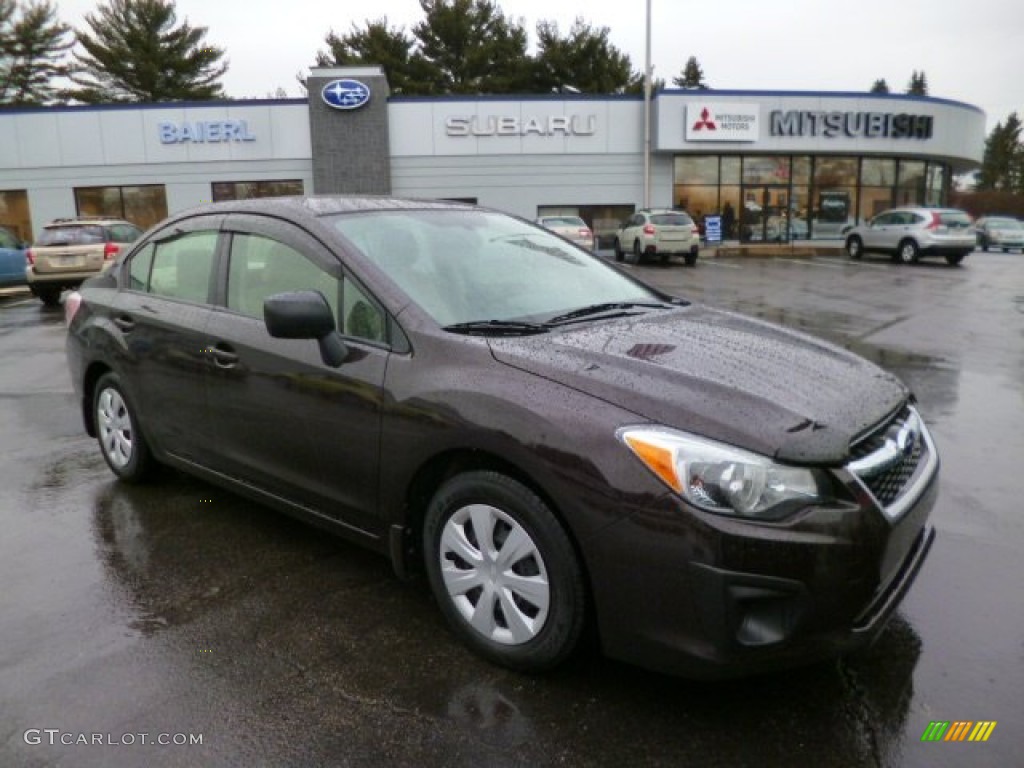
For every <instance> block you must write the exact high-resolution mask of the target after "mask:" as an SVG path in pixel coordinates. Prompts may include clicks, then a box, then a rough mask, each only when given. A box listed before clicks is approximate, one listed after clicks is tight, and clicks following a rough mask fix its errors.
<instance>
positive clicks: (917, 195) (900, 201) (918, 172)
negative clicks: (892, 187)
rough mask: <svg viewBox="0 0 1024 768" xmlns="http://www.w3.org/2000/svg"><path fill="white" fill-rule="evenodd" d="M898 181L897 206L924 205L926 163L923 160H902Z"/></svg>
mask: <svg viewBox="0 0 1024 768" xmlns="http://www.w3.org/2000/svg"><path fill="white" fill-rule="evenodd" d="M898 179H899V181H898V182H897V187H896V204H897V205H924V201H925V162H924V161H923V160H900V164H899V176H898Z"/></svg>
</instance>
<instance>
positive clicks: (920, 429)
mask: <svg viewBox="0 0 1024 768" xmlns="http://www.w3.org/2000/svg"><path fill="white" fill-rule="evenodd" d="M909 439H912V440H913V443H912V444H910V443H909V442H908V441H909ZM850 456H851V458H852V461H851V462H850V464H849V465H848V466H849V468H850V470H851V471H852V472H853V473H854V474H855V475H856V476H857V477H858V478H859V479H860V481H861V482H862V483H863V484H864V486H865V487H866V488H867V489H868V490H869V491H871V494H872V495H873V496H874V497H875V499H876V500H877V501H878V503H879V504H880V505H881V506H882V507H883V508H888V507H889V506H890V505H892V504H893V503H894V502H895V501H897V500H898V499H899V498H900V497H901V496H902V495H903V493H904V491H905V490H906V489H907V487H908V486H909V484H910V482H911V480H912V479H913V477H914V475H915V474H916V473H917V470H918V468H919V467H921V466H922V463H927V459H928V458H929V443H928V441H927V437H926V432H925V427H924V424H923V423H922V422H921V419H920V417H919V416H918V415H917V412H916V411H915V410H914V409H913V408H911V407H910V406H907V407H905V408H904V409H903V410H902V411H900V412H899V413H898V414H897V415H896V416H895V417H894V418H893V419H892V420H891V421H889V422H888V423H886V424H884V425H883V426H882V427H880V428H879V429H877V430H875V431H874V432H872V433H871V434H870V435H868V436H867V437H865V438H864V439H863V440H861V441H859V442H858V443H856V444H855V445H853V446H852V447H851V449H850Z"/></svg>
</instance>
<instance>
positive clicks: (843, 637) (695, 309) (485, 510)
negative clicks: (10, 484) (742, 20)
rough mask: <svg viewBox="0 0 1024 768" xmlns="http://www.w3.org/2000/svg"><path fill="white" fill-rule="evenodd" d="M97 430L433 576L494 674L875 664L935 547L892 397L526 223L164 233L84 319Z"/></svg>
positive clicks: (341, 202) (211, 220) (928, 496)
mask: <svg viewBox="0 0 1024 768" xmlns="http://www.w3.org/2000/svg"><path fill="white" fill-rule="evenodd" d="M65 312H66V315H67V317H68V319H69V333H68V342H67V355H68V362H69V366H70V372H71V377H72V380H73V382H74V387H75V390H76V392H77V397H78V399H79V401H80V403H81V409H82V415H83V418H84V423H85V429H86V431H87V432H88V433H89V434H90V435H92V436H94V437H95V438H96V439H97V442H98V447H99V450H100V452H101V453H102V455H103V458H104V459H105V460H106V463H107V464H108V465H109V466H110V469H111V470H112V471H113V473H114V474H115V475H117V476H118V477H120V478H121V479H122V480H123V481H125V482H136V481H141V480H143V479H145V478H147V477H149V476H150V475H151V474H152V472H153V470H154V469H156V468H157V467H158V466H159V465H168V466H171V467H175V468H177V469H179V470H183V471H185V472H188V473H191V474H194V475H196V476H198V477H201V478H204V479H205V480H208V481H209V482H211V483H215V484H217V485H221V486H224V487H225V488H228V489H231V490H233V491H235V492H237V493H238V494H241V495H243V496H245V497H247V498H249V499H251V500H252V501H253V502H255V503H260V504H265V505H269V506H272V507H275V508H277V509H280V510H282V511H284V512H287V513H290V514H292V515H295V516H297V517H299V518H302V519H303V520H306V521H309V522H310V523H312V524H315V525H319V526H323V527H324V528H327V529H330V530H331V531H334V532H336V533H337V534H339V535H340V536H343V537H345V538H347V539H350V540H352V541H355V542H358V543H359V544H362V545H364V546H366V547H369V548H370V549H372V550H376V551H377V552H379V553H380V554H382V555H384V556H385V557H388V558H389V559H390V560H391V562H392V563H393V565H394V569H395V571H396V572H397V573H398V574H399V575H408V574H416V573H425V574H426V578H427V580H428V582H429V584H430V587H431V588H432V591H433V595H434V597H435V598H436V601H437V603H438V605H439V606H440V609H441V611H442V612H443V614H444V615H445V617H446V618H447V620H448V622H449V624H450V626H451V628H452V630H453V632H454V633H455V635H457V636H458V637H459V638H461V639H462V640H463V641H464V642H465V644H466V645H468V646H469V648H471V649H472V650H474V651H475V652H477V653H479V654H480V655H482V656H484V657H486V658H488V659H490V660H492V661H494V662H496V663H498V664H501V665H505V666H507V667H510V668H514V669H520V670H545V669H550V668H552V667H554V666H556V665H558V664H559V663H560V662H562V661H563V660H565V659H566V658H567V657H568V656H569V655H570V654H571V653H572V652H573V650H574V649H575V648H577V647H578V646H579V644H580V640H581V636H582V635H583V633H584V632H587V633H588V634H590V633H593V634H595V635H596V637H597V639H598V641H599V643H600V647H601V648H603V650H604V652H605V653H606V654H607V655H609V656H612V657H615V658H619V659H624V660H627V661H630V662H633V663H635V664H638V665H642V666H646V667H650V668H654V669H658V670H663V671H667V672H671V673H675V674H681V675H687V676H699V677H711V676H735V675H743V674H749V673H755V672H760V671H763V670H768V669H772V668H777V667H782V666H790V665H795V664H805V663H808V662H810V661H812V660H815V659H820V658H823V657H831V656H834V655H836V654H839V653H843V652H845V651H848V650H851V649H854V648H857V647H859V646H862V645H864V644H866V643H868V642H870V641H871V640H872V639H873V638H874V637H875V636H877V634H878V633H879V632H880V631H881V630H882V628H883V627H884V625H885V623H886V620H887V619H888V618H889V617H890V616H891V615H892V614H893V612H894V610H895V609H896V607H897V605H898V604H899V603H900V601H901V599H902V598H903V596H904V595H905V593H906V592H907V590H908V588H909V587H910V586H911V583H912V582H913V581H914V579H915V577H916V575H917V574H918V572H919V569H920V568H921V566H922V563H923V562H924V560H925V558H926V555H927V553H928V550H929V547H930V545H931V543H932V540H933V537H934V533H933V529H932V528H931V527H930V526H929V525H928V516H929V513H930V510H931V508H932V505H933V501H934V497H935V494H936V488H937V481H936V478H937V473H938V466H939V459H938V454H937V452H936V448H935V444H934V443H933V441H932V439H931V437H930V435H929V432H928V429H927V428H926V426H925V423H924V421H923V420H922V418H921V416H920V415H919V413H918V409H917V407H916V405H915V402H914V399H913V397H912V395H911V393H910V392H908V390H907V388H906V387H905V386H904V385H903V384H901V383H900V382H899V381H898V380H897V379H896V378H895V377H893V376H892V375H890V374H889V373H887V372H885V371H884V370H881V369H880V368H878V367H876V366H875V365H873V364H871V363H869V362H867V361H865V360H863V359H861V358H859V357H857V356H855V355H853V354H851V353H849V352H847V351H844V350H843V349H839V348H837V347H835V346H831V345H829V344H827V343H825V342H823V341H819V340H816V339H813V338H811V337H808V336H805V335H802V334H799V333H795V332H793V331H789V330H786V329H784V328H780V327H777V326H773V325H769V324H767V323H764V322H760V321H758V320H755V319H751V318H747V317H744V316H741V315H737V314H733V313H731V312H725V311H720V310H718V309H714V308H712V307H708V306H702V305H700V304H696V303H691V302H690V301H687V300H685V299H683V298H679V297H676V296H671V295H667V294H665V293H663V292H661V291H658V290H656V289H654V288H651V287H649V286H647V285H645V284H644V283H642V282H640V281H638V280H637V279H635V278H634V277H632V276H631V275H629V274H625V273H624V272H622V271H620V270H619V269H618V268H617V267H615V266H614V265H612V264H609V263H606V262H603V261H602V260H600V259H598V258H596V257H594V256H593V255H592V254H590V253H588V252H587V251H585V250H583V249H581V248H578V247H576V246H574V245H573V244H571V243H569V242H567V241H566V240H564V239H562V238H560V237H558V236H556V235H554V234H552V233H550V232H548V231H546V230H544V229H542V228H540V227H537V226H535V225H534V224H531V223H528V222H526V221H523V220H521V219H518V218H514V217H511V216H508V215H505V214H502V213H497V212H494V211H489V210H485V209H481V208H476V207H473V206H467V205H462V204H456V203H448V202H435V201H411V200H397V199H390V198H344V197H325V198H316V197H313V198H294V199H292V198H278V199H273V200H270V199H266V200H249V201H238V202H229V203H219V204H214V205H209V206H205V207H201V208H197V209H194V210H190V211H187V212H184V213H181V214H178V215H175V216H173V217H171V218H170V219H168V220H166V221H165V222H163V223H162V224H160V225H158V226H156V227H155V228H153V229H151V230H150V231H149V232H148V233H146V234H145V235H144V236H143V237H142V238H141V239H140V240H139V241H138V243H136V244H135V245H134V246H133V247H132V249H131V250H130V251H129V252H127V253H126V254H123V255H122V256H121V257H120V258H119V259H118V261H117V262H116V264H115V265H114V267H113V268H112V269H111V270H109V271H108V272H107V273H105V274H103V275H102V276H99V277H96V278H93V279H91V280H89V281H88V282H87V283H85V284H84V285H83V286H82V288H81V292H80V293H78V294H73V295H72V296H71V297H69V299H68V300H67V301H66V305H65Z"/></svg>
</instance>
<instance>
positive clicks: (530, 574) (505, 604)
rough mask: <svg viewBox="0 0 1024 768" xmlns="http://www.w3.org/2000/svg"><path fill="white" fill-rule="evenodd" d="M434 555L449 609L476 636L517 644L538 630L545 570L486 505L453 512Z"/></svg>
mask: <svg viewBox="0 0 1024 768" xmlns="http://www.w3.org/2000/svg"><path fill="white" fill-rule="evenodd" d="M438 556H439V558H440V561H441V575H442V577H443V578H444V584H445V588H446V589H447V590H448V596H449V597H450V598H451V600H452V604H453V605H454V606H455V608H456V609H457V610H458V611H459V613H460V614H461V615H462V617H463V618H464V619H465V620H466V621H467V622H468V623H469V625H470V626H471V627H472V628H473V629H474V630H475V631H476V632H478V633H479V634H480V635H481V636H483V637H485V638H487V639H488V640H493V641H494V642H497V643H502V644H503V645H521V644H523V643H526V642H528V641H529V640H532V639H533V638H534V637H536V636H537V633H539V632H540V631H541V629H543V627H544V622H545V621H546V620H547V617H548V606H549V604H550V598H551V587H550V584H549V583H548V573H547V568H546V567H545V566H544V559H543V558H542V557H541V555H540V551H539V550H538V549H537V545H536V543H535V542H534V541H533V539H532V538H530V535H529V534H528V533H527V532H526V530H525V529H524V528H523V527H522V526H521V525H519V523H517V522H516V521H515V520H514V519H513V518H511V517H509V516H508V515H507V514H505V513H504V512H502V511H501V510H500V509H497V508H496V507H491V506H488V505H486V504H471V505H469V506H466V507H462V508H461V509H458V510H456V512H455V513H454V514H453V515H452V516H451V517H450V518H448V522H446V523H445V526H444V530H443V531H442V533H441V547H440V551H439V553H438Z"/></svg>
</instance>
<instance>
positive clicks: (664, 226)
mask: <svg viewBox="0 0 1024 768" xmlns="http://www.w3.org/2000/svg"><path fill="white" fill-rule="evenodd" d="M614 247H615V260H616V261H622V260H623V259H624V258H625V259H627V261H628V262H629V263H630V264H639V263H640V262H641V261H643V259H644V257H645V256H660V257H661V261H662V263H667V262H668V260H669V259H670V258H671V257H672V256H673V255H682V256H683V257H684V259H685V260H686V265H687V266H688V267H692V266H695V265H696V264H697V255H698V253H699V252H700V231H699V230H698V228H697V225H696V224H695V223H694V221H693V219H691V218H690V215H689V214H688V213H686V212H685V211H672V210H642V211H637V212H636V213H634V214H633V215H632V216H630V217H629V218H628V219H626V221H625V222H624V223H623V225H622V227H621V228H620V229H619V231H618V232H616V233H615V246H614Z"/></svg>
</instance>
